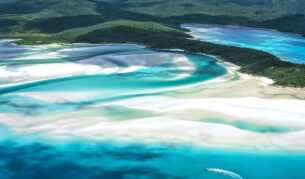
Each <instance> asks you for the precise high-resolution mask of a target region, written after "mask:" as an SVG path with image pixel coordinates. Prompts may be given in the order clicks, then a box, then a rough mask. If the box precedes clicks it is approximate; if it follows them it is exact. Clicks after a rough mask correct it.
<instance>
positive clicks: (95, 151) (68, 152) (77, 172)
mask: <svg viewBox="0 0 305 179" xmlns="http://www.w3.org/2000/svg"><path fill="white" fill-rule="evenodd" d="M0 129H1V130H0V132H1V138H0V166H1V167H0V177H1V178H2V179H13V178H31V179H33V178H37V179H38V178H39V179H41V178H44V179H48V178H58V179H66V178H85V179H87V178H88V179H89V178H90V179H91V178H92V179H93V178H111V179H112V178H115V179H116V178H126V179H129V178H160V179H163V178H194V179H195V178H196V179H197V178H198V179H201V178H208V179H225V178H229V177H227V176H224V175H221V174H217V173H213V172H207V171H206V168H220V169H223V170H229V171H232V172H234V173H236V174H238V175H240V176H242V177H243V178H246V179H258V178H259V179H273V178H276V179H288V178H295V179H302V178H305V176H304V170H305V155H303V154H300V155H297V154H293V153H289V152H286V153H284V154H255V153H251V152H249V153H247V152H238V151H225V150H212V149H206V148H199V147H194V146H190V145H185V144H181V145H170V144H166V143H162V144H161V143H160V144H150V145H147V144H144V143H140V142H129V143H126V142H115V140H109V141H94V140H88V139H86V140H84V139H74V140H69V141H60V140H55V139H53V140H52V139H48V138H45V137H44V136H43V135H42V134H31V135H24V134H18V133H14V132H12V131H11V130H10V129H8V128H7V127H4V126H1V127H0ZM3 136H5V137H3Z"/></svg>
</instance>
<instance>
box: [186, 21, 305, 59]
mask: <svg viewBox="0 0 305 179" xmlns="http://www.w3.org/2000/svg"><path fill="white" fill-rule="evenodd" d="M182 27H183V28H186V29H189V30H190V31H191V35H193V36H195V37H197V38H198V39H199V40H202V41H207V42H212V43H217V44H223V45H231V46H237V47H246V48H254V49H258V50H263V51H266V52H269V53H272V54H274V55H276V56H278V57H279V58H281V59H283V60H285V61H290V62H293V63H305V38H303V37H302V36H300V35H297V34H290V33H283V32H279V31H275V30H268V29H255V28H246V27H238V26H221V25H211V24H183V25H182Z"/></svg>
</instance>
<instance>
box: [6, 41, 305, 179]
mask: <svg viewBox="0 0 305 179" xmlns="http://www.w3.org/2000/svg"><path fill="white" fill-rule="evenodd" d="M168 54H170V55H168ZM151 55H156V56H153V58H151ZM173 55H174V56H173ZM177 55H178V57H186V59H187V60H188V61H189V62H190V63H191V64H192V65H193V66H194V67H195V69H194V71H192V72H191V73H186V72H189V71H188V70H186V71H185V69H183V68H179V65H177V63H174V61H173V60H174V59H175V58H176V57H177ZM139 57H140V58H139ZM54 61H56V63H66V62H73V63H77V64H84V65H87V64H94V65H97V66H100V67H103V68H107V67H109V66H107V65H106V64H109V63H111V65H112V66H111V67H118V69H117V71H114V72H112V73H109V74H105V73H100V74H86V75H81V74H78V75H72V76H65V77H62V76H59V77H58V76H57V77H56V78H52V79H47V78H42V79H39V80H38V81H35V82H31V78H33V77H32V76H30V75H31V74H30V73H25V72H24V76H25V77H26V78H25V79H23V78H22V79H21V81H19V82H24V83H22V84H13V85H12V86H9V87H7V86H6V87H1V88H0V113H9V114H18V115H24V116H36V117H37V116H38V117H39V116H43V115H45V116H46V115H50V114H53V113H57V114H60V113H64V112H67V111H81V110H82V109H86V107H88V106H90V105H94V104H100V103H103V102H109V101H114V100H122V99H128V98H134V97H139V96H148V95H156V96H158V95H163V92H167V91H168V90H170V89H174V88H178V87H185V86H189V85H195V84H199V83H201V82H205V81H208V80H211V79H215V78H217V77H219V76H221V75H223V74H225V73H226V69H225V68H224V67H222V66H221V65H219V64H217V63H216V61H217V60H216V59H215V58H212V57H208V56H202V55H196V54H191V53H185V52H177V51H174V52H173V51H156V50H149V49H146V48H145V47H142V46H137V45H88V44H75V45H67V46H58V45H56V46H26V47H23V46H17V45H12V44H10V43H7V42H5V41H2V42H0V65H2V66H6V69H8V70H15V71H18V70H19V67H22V66H28V65H33V64H37V63H46V64H48V63H50V64H51V63H54ZM135 61H136V62H137V63H135ZM108 62H109V63H108ZM16 63H18V65H17V66H16V65H13V64H16ZM131 66H139V67H140V68H136V69H135V70H131V71H128V72H126V73H120V72H122V71H124V70H126V69H128V68H129V67H131ZM0 67H1V66H0ZM180 67H181V66H180ZM182 67H185V66H184V65H182ZM54 70H56V69H54ZM185 73H186V74H187V75H185V76H183V77H179V75H181V74H185ZM0 75H1V74H0ZM3 79H4V78H3ZM16 79H17V77H15V78H13V80H16ZM11 80H12V79H11V78H10V79H5V80H3V81H1V83H2V85H3V84H5V85H8V84H11V83H12V81H11ZM96 91H98V92H99V93H100V95H99V96H97V97H95V98H93V99H92V98H90V99H84V100H80V101H76V102H69V101H67V102H60V103H56V102H50V101H49V102H48V101H43V100H39V99H33V98H30V97H25V96H21V95H19V93H27V92H64V93H66V94H69V93H70V92H96ZM97 109H98V110H95V109H92V110H95V111H94V114H99V115H100V116H103V117H107V118H109V119H111V120H114V121H116V122H120V121H124V120H133V119H137V118H142V117H151V116H156V115H158V114H156V113H152V112H148V111H141V110H137V111H136V110H131V109H128V108H125V107H122V106H106V107H100V108H97ZM89 117H90V116H89ZM30 119H31V118H30ZM34 119H35V118H33V120H34ZM36 119H37V118H36ZM33 122H34V123H35V121H33ZM208 122H213V123H217V122H220V123H224V122H223V121H219V120H215V119H213V120H210V121H208ZM20 123H22V121H20ZM229 125H232V126H237V127H239V128H243V129H246V130H249V128H251V129H252V128H253V126H251V124H248V123H246V124H235V123H233V124H229ZM260 129H261V128H260V126H255V128H254V129H253V131H259V130H260ZM187 130H191V129H187ZM266 130H267V132H268V130H269V129H266ZM282 130H283V131H284V132H286V129H282ZM283 131H279V132H283ZM46 132H48V131H46ZM266 135H268V134H266ZM206 168H220V169H223V170H228V171H232V172H235V173H237V174H238V175H240V176H242V177H243V178H245V179H257V178H259V179H264V178H266V179H272V178H276V179H287V178H298V179H299V178H300V179H302V178H305V177H303V176H304V170H305V155H304V154H303V153H296V152H294V151H283V152H281V153H272V152H269V153H255V148H254V149H252V150H249V151H248V150H243V151H242V150H224V149H221V148H219V149H215V148H214V149H211V148H204V147H198V146H194V145H190V144H182V143H181V144H172V143H170V142H168V143H167V142H162V143H161V142H160V143H154V144H149V143H145V142H143V141H129V142H122V141H117V140H116V139H108V140H94V139H91V138H80V137H78V138H75V137H74V138H73V137H72V138H69V139H62V140H59V139H54V138H52V136H46V134H45V133H43V132H42V133H26V134H25V133H17V132H15V131H14V130H12V129H10V128H9V126H2V125H0V178H1V179H2V178H3V179H15V178H22V179H23V178H26V179H36V178H37V179H42V178H43V179H48V178H50V179H51V178H58V179H67V178H81V179H83V178H84V179H87V178H88V179H95V178H107V179H108V178H111V179H116V178H124V179H130V178H158V179H159V178H160V179H162V178H198V179H201V178H207V179H222V178H228V176H224V175H222V174H217V173H213V172H208V171H206Z"/></svg>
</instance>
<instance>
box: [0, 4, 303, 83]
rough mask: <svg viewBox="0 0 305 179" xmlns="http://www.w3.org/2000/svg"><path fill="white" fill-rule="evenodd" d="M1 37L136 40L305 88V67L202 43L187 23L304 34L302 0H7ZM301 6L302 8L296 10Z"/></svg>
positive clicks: (48, 40)
mask: <svg viewBox="0 0 305 179" xmlns="http://www.w3.org/2000/svg"><path fill="white" fill-rule="evenodd" d="M0 3H1V6H0V32H1V33H0V37H1V38H12V39H22V40H21V41H18V42H17V43H19V44H25V45H30V44H46V43H76V42H88V43H137V44H143V45H146V46H149V47H151V48H162V49H169V48H175V49H177V48H179V49H184V50H186V51H190V52H196V53H205V54H210V55H215V56H218V57H220V58H222V59H224V60H226V61H228V62H232V63H234V64H236V65H239V66H241V67H242V68H241V71H242V72H245V73H250V74H254V75H260V76H266V77H269V78H272V79H274V80H275V81H276V84H277V85H283V86H294V87H304V86H305V79H304V76H305V65H302V64H293V63H290V62H284V61H282V60H280V59H279V58H278V57H276V56H274V55H271V54H269V53H267V52H263V51H259V50H253V49H247V48H238V47H230V46H224V45H217V44H213V43H208V42H200V41H197V40H194V39H192V37H191V36H190V35H187V33H186V32H187V30H186V29H183V28H181V27H180V26H181V24H182V23H202V24H220V25H238V26H247V27H258V28H270V29H276V30H279V31H283V32H290V33H297V34H300V35H303V36H304V35H305V11H304V8H303V7H305V4H304V1H301V0H288V1H282V0H273V1H272V0H255V1H253V0H203V1H202V0H169V1H161V0H145V1H144V0H124V1H120V0H107V1H98V0H78V1H76V0H48V1H43V0H4V1H0ZM296 9H297V10H296Z"/></svg>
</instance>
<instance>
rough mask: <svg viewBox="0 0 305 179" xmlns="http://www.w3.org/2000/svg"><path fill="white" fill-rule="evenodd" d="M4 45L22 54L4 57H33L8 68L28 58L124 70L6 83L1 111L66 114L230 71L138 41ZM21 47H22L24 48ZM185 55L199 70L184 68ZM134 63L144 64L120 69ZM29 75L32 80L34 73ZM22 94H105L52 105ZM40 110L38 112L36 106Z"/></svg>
mask: <svg viewBox="0 0 305 179" xmlns="http://www.w3.org/2000/svg"><path fill="white" fill-rule="evenodd" d="M0 44H1V43H0ZM3 46H6V47H8V48H4V49H6V50H2V52H0V55H1V53H5V54H9V53H11V54H13V53H14V50H9V49H10V48H9V47H12V48H13V46H14V49H15V51H16V53H17V54H19V56H18V57H19V58H16V56H13V55H11V56H10V58H8V57H7V58H5V59H4V60H2V61H22V60H24V59H27V62H26V63H25V64H24V65H18V66H16V65H11V66H8V67H6V68H7V69H8V70H14V71H18V68H19V67H22V66H29V65H31V64H28V60H30V61H31V60H34V61H43V60H50V59H48V58H51V59H55V60H59V59H61V60H64V61H70V62H74V63H76V64H83V65H88V64H89V65H97V66H100V67H101V68H105V69H106V68H118V70H117V71H115V72H113V73H110V74H89V75H88V74H86V75H73V76H68V77H57V78H53V79H41V80H39V81H35V82H26V83H22V84H16V85H12V86H9V87H2V88H0V94H1V96H0V104H2V105H1V106H0V111H1V112H10V113H11V112H13V113H16V112H17V113H28V114H29V113H30V111H35V112H31V113H32V114H34V113H35V114H36V115H39V114H45V113H52V112H56V111H59V112H62V111H64V110H68V109H72V110H73V109H78V108H80V107H84V106H86V105H92V104H97V103H102V102H109V101H113V100H120V99H126V98H132V97H139V96H145V95H153V94H155V93H158V92H160V91H165V90H168V89H173V88H177V87H184V86H187V85H194V84H198V83H201V82H204V81H207V80H211V79H214V78H216V77H219V76H222V75H224V74H225V73H226V69H225V68H224V67H223V66H221V65H219V64H217V63H216V62H217V59H215V58H212V57H209V56H203V55H197V54H191V53H185V52H173V51H156V50H148V49H146V48H144V47H142V46H137V45H88V44H76V45H71V46H51V47H48V48H46V47H32V48H33V49H30V48H29V47H20V46H15V45H11V44H6V43H3V44H2V47H3ZM19 48H21V49H22V50H19ZM0 49H1V46H0ZM39 49H40V51H39ZM37 56H38V57H37ZM139 56H140V57H139ZM31 57H32V58H33V59H31ZM34 57H35V58H34ZM181 57H182V58H185V59H186V60H187V61H188V62H189V64H191V66H192V68H194V71H192V72H190V71H189V69H187V70H183V69H182V68H181V67H185V64H183V63H182V62H181V61H180V62H175V59H177V58H181ZM37 58H38V59H37ZM41 58H44V59H41ZM109 65H111V66H109ZM133 66H138V67H139V68H137V69H135V70H133V71H130V72H127V73H120V72H122V71H123V70H124V69H128V68H130V67H133ZM10 67H11V68H10ZM54 70H56V69H54ZM181 74H187V75H186V76H184V77H181V78H180V77H179V75H181ZM25 76H26V75H25ZM28 78H29V79H30V78H31V77H28ZM20 92H65V93H69V92H98V93H99V96H97V97H95V98H94V99H87V100H82V101H79V102H74V103H69V102H67V104H63V103H48V102H43V101H39V100H37V99H36V100H34V99H29V98H27V97H21V96H19V95H18V94H17V95H16V93H20ZM31 107H32V108H31ZM34 108H35V110H32V109H34Z"/></svg>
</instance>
